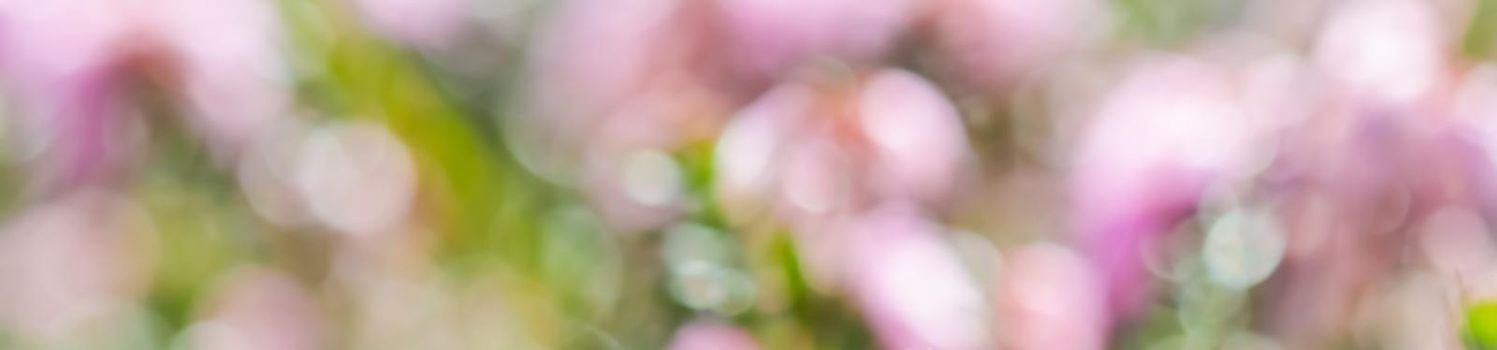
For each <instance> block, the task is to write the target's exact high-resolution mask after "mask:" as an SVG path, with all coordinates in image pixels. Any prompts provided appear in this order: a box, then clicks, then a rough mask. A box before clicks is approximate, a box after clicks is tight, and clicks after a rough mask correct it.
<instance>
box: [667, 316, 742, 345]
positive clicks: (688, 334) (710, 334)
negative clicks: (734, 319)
mask: <svg viewBox="0 0 1497 350" xmlns="http://www.w3.org/2000/svg"><path fill="white" fill-rule="evenodd" d="M667 348H668V349H670V350H754V349H758V348H759V345H758V343H757V342H755V341H754V337H753V336H751V335H749V334H748V332H744V331H743V330H741V329H738V328H735V327H733V326H731V325H728V324H724V323H721V322H720V321H713V320H696V321H691V322H690V323H687V324H686V325H684V326H681V328H679V329H676V334H675V335H674V336H671V342H670V346H668V347H667Z"/></svg>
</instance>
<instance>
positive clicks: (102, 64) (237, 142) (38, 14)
mask: <svg viewBox="0 0 1497 350" xmlns="http://www.w3.org/2000/svg"><path fill="white" fill-rule="evenodd" d="M278 27H279V23H278V19H277V17H276V11H275V8H274V7H272V6H271V4H270V3H267V2H263V1H255V0H223V1H194V0H143V1H136V2H116V1H83V0H60V1H6V2H4V3H0V74H3V78H4V83H5V84H6V86H7V87H9V88H11V89H13V91H14V95H15V96H16V97H17V101H16V104H17V109H19V111H20V117H21V118H20V119H21V120H20V122H21V123H22V127H23V129H24V130H27V131H28V134H27V136H28V137H30V138H31V139H30V140H29V141H30V142H31V143H32V144H34V145H35V146H36V148H38V149H37V150H36V152H37V153H38V154H39V155H40V156H41V157H42V159H40V160H39V162H40V163H42V164H41V168H42V169H41V173H40V174H38V175H39V176H38V177H40V178H41V179H40V180H38V182H41V184H40V186H41V187H44V188H56V187H68V186H72V185H77V184H80V183H89V182H97V181H99V180H100V179H101V178H107V177H108V176H107V174H108V173H109V172H111V171H114V170H117V168H119V164H120V163H123V162H124V161H125V159H126V158H128V157H127V156H126V154H127V153H128V151H127V150H128V149H129V148H130V147H129V144H130V143H131V142H135V141H132V140H131V138H130V137H131V135H132V133H135V132H138V131H139V130H137V129H136V128H135V127H133V124H134V123H138V122H140V121H139V120H137V119H136V118H135V117H133V115H135V114H139V113H140V112H141V108H144V106H138V105H134V104H133V103H131V101H132V98H133V97H140V96H131V95H130V94H131V92H132V91H135V90H136V89H132V88H133V87H136V86H155V87H159V88H161V89H162V90H164V91H166V92H168V93H169V95H171V96H176V98H174V99H173V102H176V103H177V104H178V107H180V108H179V112H180V113H181V114H183V115H185V116H188V117H189V118H187V119H185V120H184V121H183V122H184V124H186V125H187V127H188V129H190V130H192V131H195V132H197V133H198V134H199V135H200V136H201V137H202V138H203V139H204V140H205V141H206V142H207V143H208V144H209V145H210V146H213V147H212V150H213V151H214V152H216V155H218V156H220V157H221V158H226V157H229V156H231V155H233V154H235V153H237V151H238V148H239V147H240V146H242V144H243V143H245V142H246V141H247V140H248V139H249V138H251V137H253V136H254V135H256V134H257V133H258V132H260V131H261V130H264V129H265V128H266V127H267V126H269V124H271V123H272V122H273V121H274V120H277V119H278V118H281V117H282V115H283V113H284V108H285V106H286V103H287V100H288V96H287V95H286V92H285V81H284V79H285V77H284V72H283V71H282V70H283V67H282V63H281V61H280V59H279V58H278V56H277V55H278V54H279V53H278V38H279V32H278V30H279V29H278Z"/></svg>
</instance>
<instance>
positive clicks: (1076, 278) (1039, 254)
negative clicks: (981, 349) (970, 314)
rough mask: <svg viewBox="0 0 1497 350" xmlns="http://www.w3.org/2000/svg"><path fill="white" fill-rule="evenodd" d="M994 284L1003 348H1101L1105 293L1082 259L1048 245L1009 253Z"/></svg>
mask: <svg viewBox="0 0 1497 350" xmlns="http://www.w3.org/2000/svg"><path fill="white" fill-rule="evenodd" d="M1000 278H1001V279H1000V281H999V283H998V286H997V288H998V292H997V295H998V302H997V304H998V305H997V307H998V312H999V313H998V317H999V321H1000V322H999V324H998V330H999V334H1001V335H1002V339H1003V342H1004V343H1005V345H1006V347H1005V348H1008V349H1017V350H1025V349H1069V350H1086V349H1102V348H1104V347H1105V345H1106V344H1107V340H1108V334H1109V331H1108V329H1107V328H1106V324H1107V310H1106V307H1105V303H1104V301H1105V299H1104V297H1105V296H1106V295H1105V294H1104V290H1103V289H1101V287H1102V285H1101V281H1099V280H1098V279H1097V276H1095V275H1094V274H1093V273H1092V270H1091V265H1090V264H1088V263H1087V261H1086V259H1084V258H1083V257H1082V256H1080V255H1077V254H1076V253H1074V252H1071V251H1070V250H1068V249H1066V248H1063V247H1060V246H1056V245H1051V244H1045V243H1040V244H1032V245H1029V246H1025V247H1023V248H1022V249H1020V250H1018V251H1016V252H1014V253H1013V255H1012V256H1011V257H1010V258H1009V260H1008V262H1007V263H1005V264H1004V269H1003V272H1002V275H1001V277H1000Z"/></svg>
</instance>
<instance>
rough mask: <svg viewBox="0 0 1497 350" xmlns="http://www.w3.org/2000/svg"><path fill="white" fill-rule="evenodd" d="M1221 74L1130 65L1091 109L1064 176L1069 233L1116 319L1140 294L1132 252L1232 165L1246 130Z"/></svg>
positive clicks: (1179, 63) (1180, 65)
mask: <svg viewBox="0 0 1497 350" xmlns="http://www.w3.org/2000/svg"><path fill="white" fill-rule="evenodd" d="M1235 94H1236V92H1235V90H1234V88H1233V86H1232V85H1231V84H1230V81H1229V80H1227V78H1226V75H1225V73H1223V72H1221V71H1218V70H1216V69H1214V68H1212V67H1210V66H1207V65H1204V64H1202V63H1198V62H1193V61H1189V60H1186V59H1180V58H1163V59H1151V60H1147V61H1145V62H1143V63H1141V64H1140V65H1139V66H1137V67H1136V68H1134V70H1133V71H1132V73H1130V74H1129V75H1128V77H1126V78H1125V79H1124V80H1123V81H1122V82H1121V83H1120V85H1119V86H1117V87H1116V88H1115V89H1114V90H1113V91H1112V92H1111V93H1110V94H1109V95H1108V96H1107V97H1105V98H1104V100H1103V101H1102V102H1101V105H1100V108H1099V109H1098V110H1097V112H1096V115H1095V117H1094V119H1092V120H1091V122H1090V124H1089V125H1088V126H1087V129H1086V131H1085V134H1084V136H1083V137H1084V139H1083V141H1082V144H1081V145H1080V149H1079V150H1078V153H1077V156H1076V158H1075V165H1074V168H1073V169H1072V171H1073V175H1072V184H1071V186H1072V190H1073V191H1074V192H1073V195H1074V197H1073V200H1074V204H1073V205H1074V207H1075V210H1076V213H1075V217H1074V218H1075V220H1076V221H1075V222H1074V225H1075V228H1076V229H1077V230H1078V233H1079V234H1080V239H1081V241H1082V246H1083V247H1084V251H1085V252H1086V253H1087V254H1088V255H1090V256H1091V258H1092V260H1093V263H1094V264H1096V265H1095V266H1096V267H1097V269H1098V270H1099V272H1100V274H1101V276H1102V279H1103V280H1104V283H1103V284H1104V286H1105V287H1106V289H1107V290H1108V293H1109V298H1108V299H1109V305H1110V310H1111V311H1112V312H1114V313H1118V315H1119V316H1123V315H1127V314H1131V313H1133V312H1134V311H1138V307H1140V306H1142V303H1143V302H1144V301H1145V298H1146V296H1147V292H1146V290H1147V285H1148V278H1149V276H1148V273H1147V272H1146V271H1145V270H1144V266H1143V261H1142V260H1141V256H1140V254H1141V249H1144V248H1145V247H1146V246H1149V245H1152V244H1154V243H1153V242H1154V241H1156V240H1157V239H1158V238H1159V235H1161V234H1164V233H1166V232H1168V231H1170V230H1172V229H1173V228H1174V226H1175V225H1176V224H1178V223H1179V222H1180V221H1181V220H1183V219H1185V218H1186V217H1187V216H1188V215H1189V214H1190V213H1191V212H1192V211H1193V210H1194V209H1195V207H1196V204H1197V202H1198V201H1199V200H1200V197H1201V195H1202V193H1203V192H1204V191H1205V190H1206V189H1207V187H1208V186H1210V185H1212V183H1213V182H1214V181H1217V180H1219V179H1221V178H1223V177H1225V176H1226V175H1229V174H1230V173H1231V171H1232V170H1233V169H1234V168H1235V167H1236V166H1237V163H1238V162H1239V161H1240V158H1241V157H1242V156H1243V154H1244V150H1245V147H1246V146H1247V145H1246V144H1245V143H1246V142H1247V140H1249V138H1248V133H1249V132H1250V131H1249V130H1248V129H1249V125H1248V124H1247V123H1245V122H1244V120H1242V118H1243V116H1242V115H1241V110H1240V108H1241V107H1240V105H1239V103H1238V102H1237V100H1236V98H1237V97H1236V95H1235Z"/></svg>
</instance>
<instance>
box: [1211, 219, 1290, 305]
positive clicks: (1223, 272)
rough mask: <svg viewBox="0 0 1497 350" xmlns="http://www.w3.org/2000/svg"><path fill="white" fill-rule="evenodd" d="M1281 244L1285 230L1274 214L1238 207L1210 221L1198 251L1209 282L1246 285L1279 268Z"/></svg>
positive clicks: (1256, 282)
mask: <svg viewBox="0 0 1497 350" xmlns="http://www.w3.org/2000/svg"><path fill="white" fill-rule="evenodd" d="M1284 244H1285V241H1284V232H1283V229H1282V228H1281V227H1280V226H1279V223H1278V221H1277V218H1276V217H1274V216H1273V215H1272V214H1270V213H1267V212H1262V211H1255V210H1245V209H1239V210H1234V211H1232V212H1229V213H1227V214H1225V215H1223V216H1222V217H1221V218H1218V219H1217V220H1216V221H1215V222H1213V223H1212V224H1211V228H1210V231H1207V233H1206V242H1205V247H1204V248H1203V251H1202V252H1201V254H1202V258H1203V259H1204V260H1205V263H1206V272H1207V276H1208V277H1209V278H1210V279H1211V281H1212V282H1214V283H1216V284H1218V285H1221V286H1223V287H1227V288H1232V289H1246V288H1248V287H1252V286H1253V285H1255V284H1258V283H1259V282H1262V281H1263V280H1264V279H1266V278H1268V276H1269V275H1270V274H1272V273H1273V271H1274V269H1276V268H1278V266H1279V262H1280V261H1281V260H1283V258H1284Z"/></svg>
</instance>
